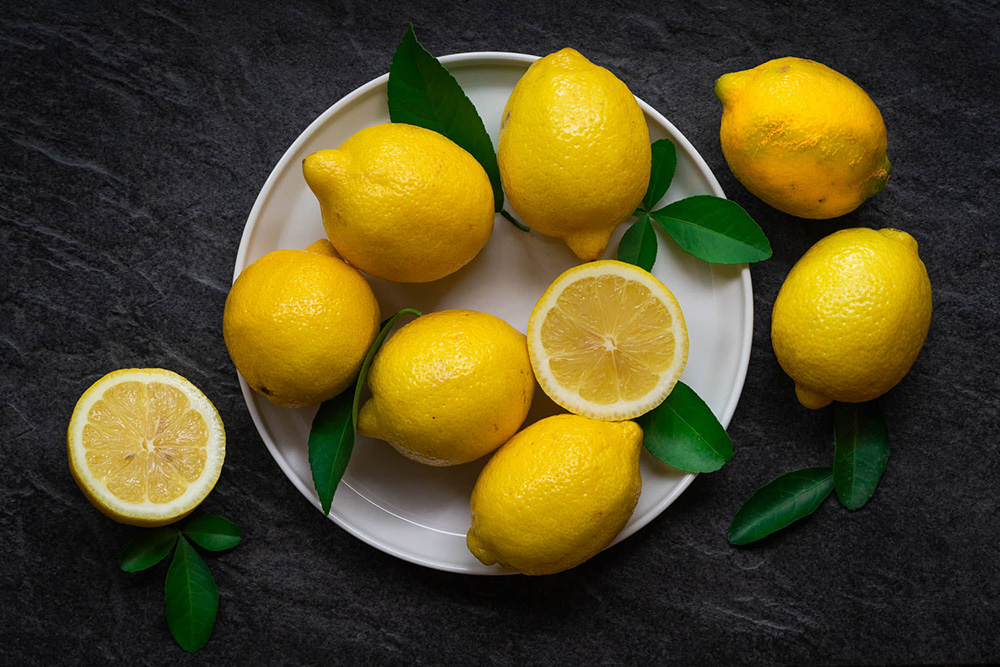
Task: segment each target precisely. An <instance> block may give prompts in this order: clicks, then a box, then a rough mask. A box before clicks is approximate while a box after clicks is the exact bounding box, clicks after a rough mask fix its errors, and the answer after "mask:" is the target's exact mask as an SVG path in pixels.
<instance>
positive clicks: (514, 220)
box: [500, 209, 531, 232]
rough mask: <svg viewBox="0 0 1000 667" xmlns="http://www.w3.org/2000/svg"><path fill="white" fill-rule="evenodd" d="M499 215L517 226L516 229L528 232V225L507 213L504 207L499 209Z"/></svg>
mask: <svg viewBox="0 0 1000 667" xmlns="http://www.w3.org/2000/svg"><path fill="white" fill-rule="evenodd" d="M500 215H502V216H503V217H504V219H506V220H507V221H508V222H509V223H510V224H512V225H514V226H515V227H517V228H518V229H520V230H521V231H522V232H530V231H531V227H529V226H528V225H526V224H524V223H523V222H521V221H520V220H518V219H517V218H515V217H514V216H513V215H511V214H510V213H508V212H507V210H506V209H500Z"/></svg>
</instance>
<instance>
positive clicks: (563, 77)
mask: <svg viewBox="0 0 1000 667" xmlns="http://www.w3.org/2000/svg"><path fill="white" fill-rule="evenodd" d="M497 159H498V161H499V164H500V177H501V180H502V181H503V187H504V190H505V192H506V194H507V199H508V200H509V202H510V204H511V206H512V207H513V209H514V211H515V212H516V213H517V214H518V215H519V216H521V218H522V219H523V220H524V222H525V223H527V224H528V225H529V226H531V228H532V229H534V230H536V231H538V232H540V233H542V234H545V235H547V236H555V237H558V238H561V239H563V240H564V241H566V243H567V244H568V245H569V247H570V249H571V250H572V251H573V252H574V253H576V256H577V257H579V258H580V259H583V260H594V259H598V258H599V257H601V255H603V254H604V251H605V249H606V248H607V246H608V240H609V239H610V238H611V232H612V231H614V229H615V227H617V226H618V225H619V224H621V223H622V222H624V221H625V220H626V219H627V218H628V217H629V216H631V215H632V212H633V211H635V209H636V207H637V206H638V205H639V204H640V203H641V202H642V197H643V195H644V194H645V193H646V186H647V185H648V183H649V168H650V162H651V160H652V153H651V151H650V146H649V130H648V129H647V128H646V119H645V117H644V115H643V113H642V109H640V108H639V103H638V102H636V99H635V97H634V96H633V95H632V93H631V92H630V91H629V89H628V86H626V85H625V84H624V83H622V81H621V80H620V79H618V77H616V76H615V75H614V74H612V73H611V72H609V71H608V70H606V69H604V68H603V67H598V66H597V65H594V64H593V63H591V62H590V61H589V60H587V59H586V58H585V57H584V56H582V55H580V54H579V53H578V52H576V51H574V50H573V49H569V48H566V49H562V50H561V51H557V52H556V53H553V54H551V55H548V56H546V57H544V58H542V59H540V60H537V61H535V62H534V63H533V64H532V65H531V67H529V68H528V71H527V72H525V74H524V76H522V77H521V79H520V81H518V82H517V85H516V86H515V87H514V90H513V91H512V92H511V94H510V98H509V99H508V100H507V105H506V107H505V108H504V111H503V117H502V122H501V124H500V143H499V146H498V149H497Z"/></svg>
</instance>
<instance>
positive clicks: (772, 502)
mask: <svg viewBox="0 0 1000 667" xmlns="http://www.w3.org/2000/svg"><path fill="white" fill-rule="evenodd" d="M831 491H833V468H831V467H829V466H823V467H818V468H802V469H801V470H793V471H792V472H786V473H785V474H784V475H779V476H778V477H776V478H775V479H773V480H772V481H770V482H768V483H767V484H765V485H764V486H762V487H760V488H759V489H757V490H756V491H754V494H753V495H752V496H750V498H749V499H748V500H747V501H746V502H745V503H743V507H741V508H740V509H739V511H738V512H736V516H734V517H733V522H732V523H731V524H730V525H729V541H730V542H731V543H732V544H749V543H750V542H755V541H756V540H759V539H760V538H762V537H766V536H768V535H770V534H771V533H773V532H775V531H777V530H781V529H782V528H784V527H785V526H787V525H789V524H791V523H793V522H795V521H798V520H799V519H801V518H803V517H807V516H809V515H810V514H812V513H813V512H815V511H816V508H817V507H819V506H820V504H821V503H822V502H823V501H824V500H826V497H827V496H828V495H830V492H831Z"/></svg>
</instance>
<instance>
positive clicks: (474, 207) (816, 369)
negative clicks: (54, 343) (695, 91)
mask: <svg viewBox="0 0 1000 667" xmlns="http://www.w3.org/2000/svg"><path fill="white" fill-rule="evenodd" d="M716 93H717V95H718V97H719V99H720V100H721V101H722V103H723V119H722V131H721V139H722V146H723V151H724V153H725V156H726V159H727V161H728V163H729V165H730V167H731V168H732V170H733V172H734V173H735V174H736V176H737V177H738V178H739V179H740V181H741V182H742V183H744V184H745V185H746V187H747V188H748V189H749V190H750V191H751V192H753V193H754V194H756V195H757V196H759V197H760V198H761V199H763V200H764V201H765V202H767V203H769V204H771V205H772V206H774V207H776V208H778V209H780V210H782V211H785V212H787V213H790V214H792V215H796V216H800V217H807V218H827V217H833V216H838V215H843V214H845V213H847V212H849V211H851V210H853V209H854V208H856V207H857V206H858V205H860V203H861V202H863V201H864V200H865V199H866V198H867V197H869V196H871V195H873V194H875V193H877V192H879V191H880V190H881V189H882V188H884V187H885V185H886V182H887V181H888V179H889V174H890V168H889V162H888V160H887V158H886V156H885V153H886V138H885V127H884V125H883V123H882V118H881V115H880V114H879V111H878V109H877V108H876V107H875V105H874V103H872V101H871V99H870V98H868V96H867V95H866V94H865V93H864V91H862V90H861V89H860V88H859V87H858V86H856V85H855V84H854V83H853V82H851V81H850V80H849V79H847V78H846V77H843V76H842V75H840V74H838V73H836V72H834V71H833V70H830V69H829V68H826V67H824V66H822V65H819V64H818V63H813V62H811V61H806V60H801V59H797V58H784V59H780V60H776V61H771V62H769V63H765V64H764V65H761V66H760V67H758V68H755V69H753V70H748V71H746V72H738V73H735V74H729V75H726V76H723V77H722V78H720V79H719V80H718V82H717V85H716ZM650 161H651V152H650V143H649V134H648V129H647V127H646V123H645V119H644V117H643V114H642V111H641V109H640V108H639V106H638V103H637V102H636V99H635V98H634V96H633V95H632V94H631V92H630V91H629V89H628V88H627V87H626V85H625V84H624V83H622V82H621V81H620V80H619V79H618V78H617V77H616V76H615V75H614V74H612V73H611V72H609V71H608V70H606V69H604V68H602V67H598V66H595V65H594V64H592V63H591V62H590V61H588V60H587V59H586V58H584V57H583V56H582V55H580V54H579V53H577V52H576V51H574V50H572V49H563V50H561V51H559V52H557V53H554V54H551V55H549V56H547V57H545V58H542V59H540V60H538V61H536V62H535V63H534V64H533V65H532V66H531V67H530V68H529V69H528V71H527V72H526V73H525V75H524V76H523V77H522V79H521V80H520V81H519V83H518V84H517V86H516V87H515V88H514V90H513V92H512V93H511V95H510V98H509V100H508V102H507V105H506V107H505V109H504V111H503V116H502V125H501V127H500V141H499V148H498V162H499V167H500V173H501V178H502V182H503V186H504V190H505V192H506V194H507V197H508V199H509V201H510V203H511V206H512V207H513V208H514V210H515V211H516V212H517V214H518V215H519V216H521V218H522V219H523V220H524V221H525V222H526V223H528V224H529V225H530V226H531V227H532V228H533V229H534V230H535V231H537V232H540V233H542V234H545V235H549V236H554V237H558V238H561V239H563V240H564V241H565V242H566V244H567V245H568V246H569V248H570V249H571V250H572V251H573V252H574V253H575V254H576V255H577V256H578V257H579V258H580V259H581V260H585V261H586V263H584V264H581V265H579V266H577V267H575V268H572V269H570V270H568V271H566V272H565V273H563V274H562V275H561V276H559V277H558V278H557V279H556V280H555V281H554V282H553V283H552V285H551V286H550V287H549V288H548V289H547V290H546V291H545V292H544V294H542V295H541V297H540V298H539V300H538V302H537V304H536V306H535V308H534V310H533V312H532V313H531V316H530V319H529V322H528V328H527V335H525V334H522V333H521V332H519V331H517V330H515V329H514V328H513V327H511V326H510V325H509V324H507V323H506V322H504V321H502V320H501V319H499V318H497V317H495V316H494V315H491V314H488V313H484V312H477V311H471V310H448V311H442V312H436V313H430V314H426V315H424V316H421V317H419V318H417V319H415V320H413V321H412V322H410V323H409V324H407V325H406V326H404V327H402V328H401V329H400V330H399V331H397V332H396V333H395V334H394V335H392V336H391V337H390V338H389V339H388V341H387V342H386V343H385V345H383V346H382V347H381V349H380V350H379V351H378V353H377V354H376V356H375V358H374V361H373V363H372V366H371V368H370V372H369V374H368V376H367V382H368V389H369V390H370V397H369V398H368V399H367V401H366V402H365V403H364V404H363V405H362V406H361V409H360V414H359V419H358V430H359V432H360V433H361V434H363V435H367V436H371V437H374V438H379V439H382V440H385V441H386V442H388V443H389V444H391V445H392V446H393V447H394V448H395V449H396V450H397V451H398V452H399V453H400V454H402V455H403V456H406V457H408V458H410V459H413V460H415V461H419V462H421V463H424V464H427V465H432V466H449V465H457V464H462V463H466V462H469V461H473V460H475V459H478V458H480V457H483V456H486V455H489V454H491V453H492V458H491V459H490V460H489V462H488V463H487V464H486V466H485V468H484V469H483V470H482V473H481V475H480V477H479V479H478V481H477V483H476V485H475V488H474V491H473V493H472V497H471V528H470V529H469V532H468V536H467V542H468V546H469V549H470V550H471V552H472V553H473V554H474V555H475V556H476V557H477V558H478V559H479V560H481V561H482V562H483V563H486V564H493V563H499V564H501V565H503V566H505V567H508V568H511V569H514V570H517V571H520V572H524V573H528V574H548V573H554V572H559V571H562V570H565V569H568V568H571V567H574V566H576V565H578V564H580V563H582V562H583V561H585V560H587V559H588V558H590V557H591V556H593V555H594V554H596V553H598V552H599V551H600V550H601V549H603V548H604V547H606V546H607V545H608V544H610V542H611V541H612V540H613V539H614V537H615V536H616V535H617V534H618V533H619V531H620V530H621V529H622V528H623V527H624V525H625V523H626V522H627V521H628V519H629V517H630V516H631V514H632V511H633V509H634V508H635V506H636V503H637V501H638V498H639V494H640V491H641V488H642V480H641V477H640V474H639V452H640V449H641V445H642V437H643V434H642V429H641V428H640V427H639V426H638V425H637V424H635V423H634V422H633V421H629V420H631V419H633V418H635V417H638V416H640V415H642V414H644V413H646V412H648V411H649V410H651V409H653V408H655V407H656V406H657V405H659V404H660V403H661V402H662V401H663V400H664V399H665V398H666V397H667V395H668V394H669V393H670V391H671V390H672V389H673V387H674V385H675V383H676V382H677V381H678V379H679V377H680V375H681V373H682V372H683V370H684V367H685V364H686V362H687V355H688V337H687V329H686V326H685V322H684V315H683V313H682V312H681V309H680V306H679V304H678V303H677V300H676V299H675V298H674V296H673V294H671V292H670V290H668V289H667V288H666V287H665V286H664V285H663V284H662V283H660V282H659V281H658V280H657V279H656V278H655V277H653V276H652V275H651V274H649V273H648V272H646V271H643V270H642V269H639V268H637V267H635V266H632V265H630V264H625V263H622V262H617V261H611V260H603V261H593V260H598V259H599V258H600V257H601V256H602V255H603V254H604V253H605V250H606V248H607V245H608V242H609V239H610V236H611V233H612V231H613V230H614V229H615V228H616V227H617V226H618V225H619V224H620V223H622V222H623V221H625V220H626V219H628V218H629V217H630V216H631V215H632V213H633V211H634V210H635V209H636V207H637V206H638V205H639V204H640V202H641V200H642V197H643V195H644V193H645V191H646V188H647V183H648V180H649V173H650ZM303 175H304V178H305V181H306V183H307V184H308V185H309V187H310V188H311V190H312V191H313V193H314V194H315V195H316V197H317V199H318V200H319V203H320V208H321V213H322V222H323V227H324V230H325V232H326V236H327V238H326V239H321V240H319V241H317V242H316V243H314V244H312V245H310V246H309V247H307V248H305V249H298V250H296V249H290V250H277V251H274V252H271V253H269V254H267V255H265V256H264V257H261V258H260V259H258V260H257V261H256V262H254V263H253V264H251V265H250V266H248V267H247V268H246V269H245V270H244V271H243V272H242V273H241V274H240V275H239V277H238V278H237V279H236V281H235V283H234V284H233V287H232V290H231V291H230V294H229V297H228V299H227V301H226V307H225V314H224V318H223V333H224V337H225V342H226V346H227V348H228V350H229V354H230V356H231V358H232V360H233V363H234V364H235V366H236V367H237V369H238V370H239V372H240V373H241V374H242V375H243V377H244V378H245V379H246V381H247V383H248V384H249V385H250V386H251V387H252V388H253V390H254V391H256V392H259V393H260V394H262V395H264V396H266V397H267V398H268V399H269V400H271V401H272V402H274V403H275V404H277V405H281V406H288V407H298V406H305V405H312V404H316V403H319V402H322V401H324V400H327V399H329V398H332V397H333V396H336V395H337V394H339V393H340V392H342V391H344V390H345V389H347V388H348V387H349V386H350V385H351V384H352V383H353V382H354V379H355V378H356V377H357V375H358V372H359V369H360V368H361V365H362V362H363V359H364V358H365V355H366V353H367V351H368V350H369V348H370V347H371V345H372V343H373V341H374V339H375V337H376V335H377V334H378V330H379V326H380V319H381V316H382V313H381V311H380V308H379V304H378V301H377V300H376V298H375V295H374V293H373V292H372V289H371V287H370V286H369V283H368V280H367V279H366V277H365V275H364V274H365V273H367V274H369V275H372V276H377V277H379V278H382V279H385V280H390V281H397V282H416V283H421V282H429V281H434V280H439V279H441V278H443V277H445V276H447V275H450V274H452V273H454V272H455V271H457V270H459V269H460V268H462V267H463V266H465V265H466V264H467V263H468V262H470V261H471V260H472V259H473V258H474V257H475V256H476V255H477V254H478V253H479V252H480V251H481V250H482V249H483V247H484V246H485V245H486V243H487V241H488V240H489V238H490V236H491V234H492V231H493V223H494V208H493V193H492V189H491V184H490V181H489V178H488V176H487V175H486V173H485V171H484V170H483V168H482V167H481V166H480V164H479V163H478V162H477V161H476V160H475V159H474V158H473V157H472V156H471V155H470V154H469V153H467V152H466V151H465V150H463V149H462V148H460V147H459V146H457V145H456V144H454V143H453V142H452V141H450V140H449V139H447V138H445V137H444V136H442V135H440V134H437V133H435V132H432V131H430V130H426V129H422V128H419V127H414V126H410V125H405V124H398V123H396V124H385V125H377V126H374V127H369V128H366V129H364V130H362V131H360V132H358V133H357V134H355V135H354V136H352V137H351V138H350V139H348V140H347V141H345V142H344V143H343V144H342V145H341V146H340V147H339V148H336V149H330V150H322V151H319V152H317V153H313V154H312V155H310V156H308V157H307V158H306V159H305V161H304V162H303ZM930 313H931V305H930V283H929V281H928V278H927V273H926V270H925V269H924V266H923V263H922V262H921V261H920V258H919V256H918V254H917V246H916V242H915V241H914V240H913V238H912V237H910V236H909V235H908V234H906V233H904V232H900V231H896V230H881V231H873V230H869V229H848V230H843V231H841V232H837V233H835V234H833V235H831V236H830V237H828V238H826V239H823V240H822V241H820V242H819V243H817V244H816V245H815V246H814V247H813V248H812V249H811V250H809V252H808V253H806V255H805V256H804V257H803V258H802V259H801V260H800V261H799V262H798V264H796V265H795V267H794V268H793V269H792V271H791V273H790V274H789V276H788V278H787V280H786V282H785V284H784V286H783V287H782V289H781V292H780V294H779V295H778V297H777V300H776V303H775V305H774V313H773V318H772V340H773V345H774V349H775V352H776V354H777V357H778V360H779V362H780V363H781V365H782V367H783V368H784V369H785V370H786V371H787V373H788V374H789V375H790V376H791V377H792V378H793V379H794V380H795V383H796V392H797V395H798V397H799V400H800V401H801V402H802V403H803V404H804V405H806V406H807V407H810V408H818V407H821V406H823V405H825V404H827V403H829V402H830V401H832V400H839V401H855V402H856V401H866V400H870V399H872V398H874V397H877V396H879V395H881V394H882V393H884V392H885V391H887V390H888V389H889V388H891V387H892V386H894V385H895V384H896V383H898V382H899V381H900V379H902V377H903V376H904V375H905V374H906V373H907V371H908V370H909V368H910V366H911V365H912V363H913V361H914V360H915V359H916V356H917V353H918V352H919V350H920V348H921V346H922V345H923V342H924V337H925V336H926V333H927V327H928V324H929V320H930ZM536 383H537V385H539V386H540V387H541V388H542V390H543V391H544V392H545V393H546V394H547V395H548V396H549V397H551V398H552V399H553V400H554V401H555V402H556V403H557V404H559V405H560V406H562V407H563V408H565V409H566V410H567V414H562V415H556V416H553V417H549V418H547V419H543V420H541V421H538V422H536V423H534V424H531V425H529V426H527V427H526V428H524V429H523V430H522V426H523V425H524V421H525V419H526V417H527V414H528V411H529V408H530V406H531V403H532V398H533V396H534V392H535V388H536ZM68 441H69V453H70V467H71V470H72V471H73V474H74V477H75V478H76V480H77V482H78V483H79V484H80V486H81V488H82V489H83V490H84V492H85V494H86V495H87V497H88V498H89V499H90V500H91V501H92V502H93V503H94V504H95V505H96V506H97V507H98V508H100V509H101V510H102V511H104V512H105V513H106V514H108V515H109V516H111V517H113V518H115V519H117V520H119V521H123V522H126V523H133V524H137V525H161V524H164V523H169V522H172V521H175V520H177V519H178V518H180V517H182V516H184V515H185V514H187V513H188V512H190V511H191V510H192V509H193V508H194V507H195V506H197V504H198V503H199V502H201V500H202V499H203V498H204V497H205V495H207V493H208V492H209V491H210V490H211V488H212V486H213V485H214V484H215V481H216V480H217V478H218V476H219V471H220V469H221V466H222V461H223V458H224V454H225V432H224V430H223V428H222V422H221V420H220V419H219V416H218V413H217V412H216V411H215V408H214V407H213V406H212V404H211V403H210V402H209V401H208V399H207V398H206V397H205V396H204V395H203V394H202V393H201V392H200V391H198V390H197V388H195V387H194V386H193V385H192V384H191V383H190V382H188V381H187V380H185V379H184V378H182V377H180V376H178V375H176V374H174V373H170V372H169V371H162V370H159V369H128V370H123V371H118V372H116V373H111V374H109V375H108V376H105V377H104V378H102V379H101V380H99V381H98V382H97V383H95V385H94V386H93V387H91V388H90V389H89V390H88V391H87V392H86V393H85V394H84V395H83V397H82V398H81V399H80V402H79V403H78V405H77V408H76V410H75V411H74V414H73V418H72V421H71V423H70V428H69V436H68Z"/></svg>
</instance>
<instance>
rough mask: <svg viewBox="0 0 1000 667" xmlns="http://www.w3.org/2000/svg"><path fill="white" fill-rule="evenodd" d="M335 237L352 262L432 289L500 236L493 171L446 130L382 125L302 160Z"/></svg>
mask: <svg viewBox="0 0 1000 667" xmlns="http://www.w3.org/2000/svg"><path fill="white" fill-rule="evenodd" d="M302 173H303V174H304V176H305V179H306V183H308V185H309V187H310V188H311V189H312V191H313V193H314V194H315V195H316V198H317V199H318V200H319V204H320V210H321V212H322V215H323V227H324V228H325V229H326V235H327V236H328V237H329V239H330V241H331V242H332V243H333V245H334V247H336V248H337V251H338V252H339V253H340V254H341V255H343V257H344V259H346V260H347V261H348V262H350V263H351V264H352V265H354V266H356V267H358V268H359V269H361V270H362V271H364V272H366V273H370V274H371V275H373V276H378V277H379V278H385V279H386V280H393V281H396V282H404V283H424V282H429V281H431V280H437V279H439V278H443V277H444V276H447V275H448V274H450V273H454V272H455V271H458V270H459V269H460V268H462V267H463V266H465V265H466V264H467V263H469V261H471V260H472V258H473V257H475V256H476V254H477V253H478V252H479V251H480V250H482V248H483V246H485V245H486V242H487V241H488V240H489V238H490V234H492V233H493V189H492V186H491V185H490V179H489V177H488V176H487V175H486V171H484V170H483V168H482V166H481V165H480V164H479V163H478V162H477V161H476V159H475V158H474V157H472V156H471V155H470V154H469V153H467V152H466V151H465V150H463V149H462V148H460V147H459V146H458V145H457V144H455V143H453V142H452V141H451V140H449V139H447V138H446V137H444V136H443V135H441V134H438V133H437V132H432V131H431V130H425V129H424V128H422V127H415V126H413V125H406V124H403V123H388V124H384V125H375V126H373V127H369V128H366V129H364V130H361V131H360V132H358V133H356V134H355V135H354V136H352V137H351V138H350V139H348V140H347V141H345V142H344V143H343V144H341V146H340V148H338V149H336V150H323V151H319V152H317V153H313V154H312V155H310V156H308V157H307V158H306V159H305V160H304V161H303V163H302Z"/></svg>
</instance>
